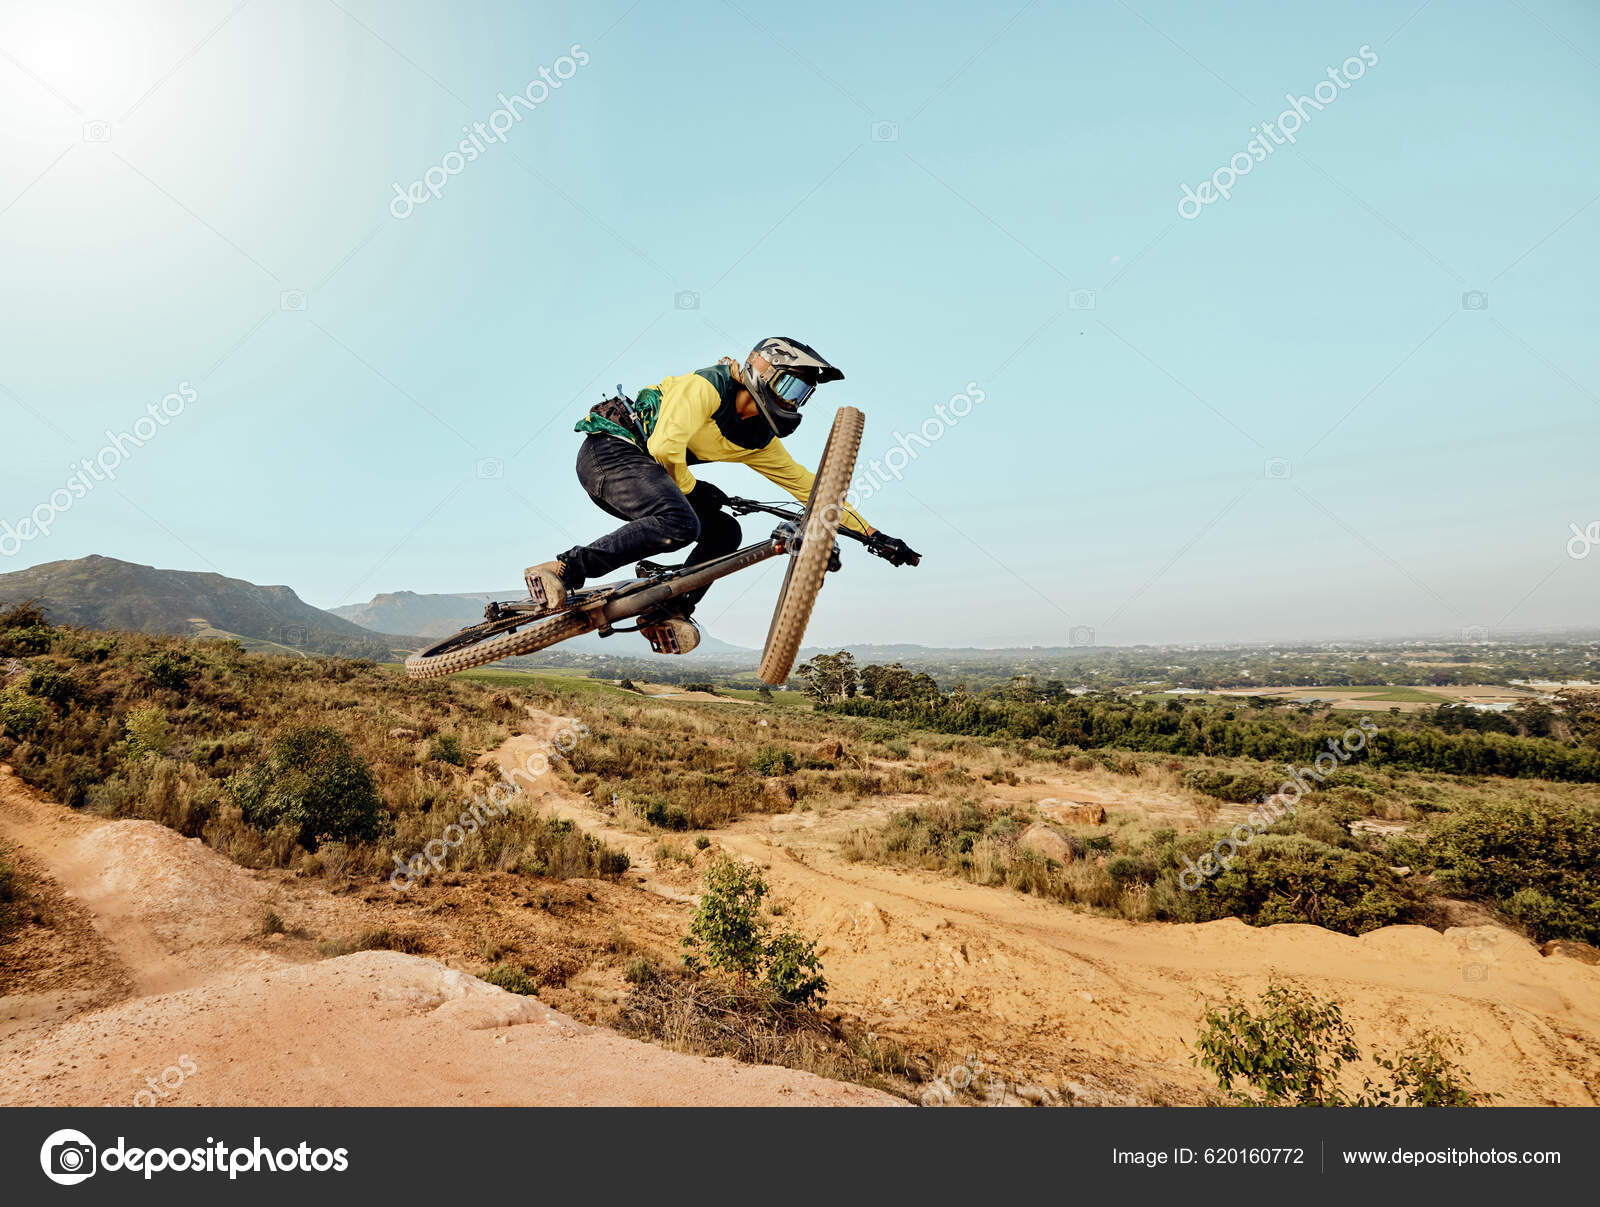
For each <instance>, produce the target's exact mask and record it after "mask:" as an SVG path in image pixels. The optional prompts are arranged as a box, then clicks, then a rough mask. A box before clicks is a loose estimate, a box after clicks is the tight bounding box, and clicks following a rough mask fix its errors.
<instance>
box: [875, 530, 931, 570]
mask: <svg viewBox="0 0 1600 1207" xmlns="http://www.w3.org/2000/svg"><path fill="white" fill-rule="evenodd" d="M867 548H868V549H870V550H871V551H872V552H873V553H875V554H877V555H878V556H879V557H881V558H882V559H883V560H884V561H886V562H888V563H889V564H890V565H891V566H915V565H918V564H919V563H920V562H921V561H922V554H920V553H918V552H917V551H916V550H915V549H913V548H912V547H911V546H910V545H908V544H906V543H905V542H904V541H902V540H901V539H900V538H899V537H893V536H885V535H884V534H883V533H881V532H880V533H878V534H877V535H876V536H874V537H873V538H872V543H871V544H870V545H868V546H867Z"/></svg>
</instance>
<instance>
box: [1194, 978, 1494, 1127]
mask: <svg viewBox="0 0 1600 1207" xmlns="http://www.w3.org/2000/svg"><path fill="white" fill-rule="evenodd" d="M1258 1008H1259V1009H1258V1011H1256V1010H1251V1009H1250V1007H1249V1006H1247V1005H1245V1004H1243V1003H1242V1002H1238V1001H1235V1000H1234V999H1233V998H1232V996H1229V997H1228V998H1227V999H1226V1000H1225V1001H1224V1002H1223V1004H1222V1005H1221V1006H1210V1005H1208V1006H1207V1007H1206V1012H1205V1017H1204V1023H1205V1026H1204V1028H1203V1029H1202V1030H1201V1032H1200V1036H1199V1038H1198V1039H1197V1040H1196V1042H1195V1052H1196V1055H1195V1056H1194V1058H1193V1060H1194V1063H1195V1064H1196V1065H1199V1066H1200V1067H1202V1068H1206V1069H1210V1070H1211V1072H1212V1073H1213V1074H1214V1075H1215V1076H1216V1078H1217V1085H1218V1086H1219V1087H1220V1088H1221V1089H1222V1090H1223V1091H1224V1092H1225V1093H1226V1094H1227V1096H1228V1099H1229V1101H1231V1102H1233V1103H1235V1104H1236V1105H1248V1106H1477V1105H1480V1104H1482V1103H1485V1102H1487V1101H1488V1099H1489V1097H1490V1096H1489V1095H1486V1094H1479V1093H1477V1092H1476V1091H1474V1090H1473V1089H1472V1088H1471V1086H1470V1085H1468V1084H1467V1082H1466V1081H1465V1079H1464V1077H1463V1075H1462V1073H1461V1070H1460V1069H1459V1068H1457V1067H1456V1065H1455V1064H1453V1063H1452V1062H1451V1061H1450V1059H1449V1057H1448V1056H1447V1055H1446V1054H1445V1050H1444V1041H1443V1040H1442V1039H1440V1038H1439V1037H1438V1036H1437V1035H1433V1034H1428V1033H1425V1034H1424V1035H1423V1036H1422V1037H1421V1038H1420V1039H1419V1040H1418V1041H1417V1042H1416V1044H1415V1045H1414V1046H1413V1047H1412V1048H1410V1049H1408V1050H1407V1051H1405V1052H1403V1053H1401V1054H1400V1055H1399V1056H1396V1057H1386V1056H1378V1057H1376V1058H1375V1063H1376V1065H1377V1066H1378V1067H1379V1068H1380V1069H1382V1070H1384V1072H1385V1073H1387V1074H1388V1078H1387V1080H1388V1083H1389V1084H1388V1085H1379V1084H1377V1083H1375V1082H1374V1081H1373V1080H1372V1078H1371V1077H1367V1078H1365V1079H1364V1080H1363V1082H1362V1088H1361V1090H1360V1091H1359V1092H1357V1093H1355V1094H1351V1093H1349V1092H1347V1091H1346V1090H1344V1089H1343V1088H1342V1087H1341V1086H1340V1084H1339V1083H1340V1080H1341V1078H1340V1070H1341V1069H1343V1068H1344V1066H1345V1065H1347V1064H1351V1063H1354V1062H1356V1061H1359V1060H1361V1059H1362V1057H1361V1050H1360V1049H1359V1048H1358V1047H1357V1046H1356V1042H1355V1030H1354V1028H1352V1027H1351V1026H1350V1024H1349V1023H1347V1022H1346V1021H1345V1020H1344V1014H1343V1012H1342V1011H1341V1010H1340V1008H1339V1005H1338V1003H1337V1002H1332V1001H1322V1000H1320V999H1318V998H1316V997H1315V996H1313V995H1312V994H1310V993H1307V992H1306V991H1304V990H1301V989H1298V988H1296V987H1294V986H1292V985H1284V984H1280V983H1278V982H1273V983H1272V984H1270V985H1269V986H1268V987H1267V990H1266V992H1265V993H1263V994H1262V995H1261V997H1260V998H1259V999H1258Z"/></svg>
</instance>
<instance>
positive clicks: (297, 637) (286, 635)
mask: <svg viewBox="0 0 1600 1207" xmlns="http://www.w3.org/2000/svg"><path fill="white" fill-rule="evenodd" d="M283 644H284V645H292V646H294V648H295V649H297V650H303V649H305V647H306V626H305V625H303V624H291V625H285V626H284V629H283Z"/></svg>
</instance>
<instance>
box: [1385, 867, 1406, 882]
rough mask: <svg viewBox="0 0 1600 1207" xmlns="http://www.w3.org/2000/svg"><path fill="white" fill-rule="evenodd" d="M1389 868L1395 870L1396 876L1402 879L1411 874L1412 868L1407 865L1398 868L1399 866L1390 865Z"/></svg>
mask: <svg viewBox="0 0 1600 1207" xmlns="http://www.w3.org/2000/svg"><path fill="white" fill-rule="evenodd" d="M1389 870H1390V871H1391V872H1393V873H1394V874H1395V875H1396V876H1398V877H1400V879H1402V880H1404V879H1405V878H1406V877H1407V876H1409V875H1411V869H1410V868H1407V867H1398V868H1397V867H1390V869H1389Z"/></svg>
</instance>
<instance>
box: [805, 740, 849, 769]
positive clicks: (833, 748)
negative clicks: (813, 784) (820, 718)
mask: <svg viewBox="0 0 1600 1207" xmlns="http://www.w3.org/2000/svg"><path fill="white" fill-rule="evenodd" d="M812 753H813V754H815V756H816V758H817V761H818V762H819V763H837V762H838V761H839V760H840V759H842V758H844V743H843V742H841V741H840V740H839V739H838V738H829V739H828V740H827V741H826V742H823V743H822V744H821V745H820V746H818V747H817V748H816V750H815V751H813V752H812Z"/></svg>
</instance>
